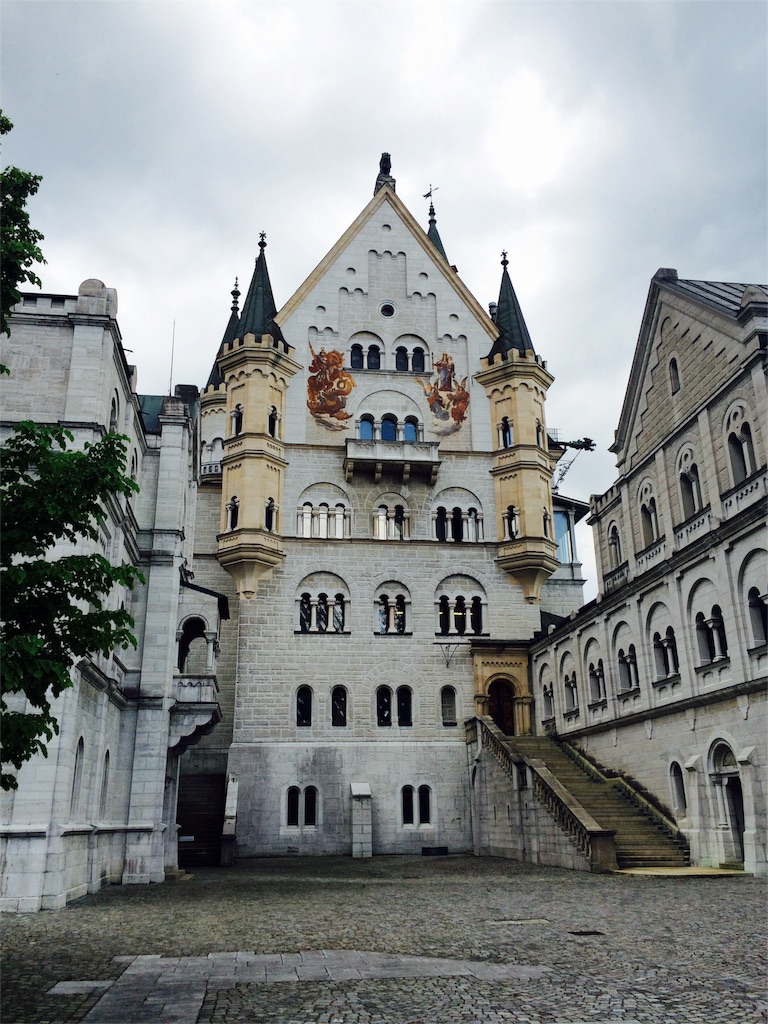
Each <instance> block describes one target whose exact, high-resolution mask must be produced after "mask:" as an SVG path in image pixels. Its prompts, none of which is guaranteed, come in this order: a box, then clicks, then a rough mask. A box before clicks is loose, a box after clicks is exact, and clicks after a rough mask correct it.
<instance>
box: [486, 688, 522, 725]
mask: <svg viewBox="0 0 768 1024" xmlns="http://www.w3.org/2000/svg"><path fill="white" fill-rule="evenodd" d="M488 714H489V715H490V716H491V718H492V719H493V722H494V724H495V725H496V726H497V727H498V728H499V729H501V731H502V732H503V733H504V735H505V736H514V735H515V688H514V686H513V685H512V683H510V682H509V680H507V679H494V681H493V682H492V683H491V685H490V686H489V687H488Z"/></svg>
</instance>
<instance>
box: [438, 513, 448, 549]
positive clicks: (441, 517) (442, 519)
mask: <svg viewBox="0 0 768 1024" xmlns="http://www.w3.org/2000/svg"><path fill="white" fill-rule="evenodd" d="M435 530H436V532H437V539H438V540H440V541H444V540H447V539H448V514H447V512H446V511H445V509H444V508H443V507H442V505H441V506H440V508H439V509H438V510H437V520H436V522H435Z"/></svg>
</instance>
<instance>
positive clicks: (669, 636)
mask: <svg viewBox="0 0 768 1024" xmlns="http://www.w3.org/2000/svg"><path fill="white" fill-rule="evenodd" d="M664 647H665V648H666V651H667V675H670V674H671V675H676V674H677V673H678V672H679V671H680V661H679V659H678V657H677V640H676V639H675V631H674V629H672V627H671V626H667V632H666V633H665V634H664Z"/></svg>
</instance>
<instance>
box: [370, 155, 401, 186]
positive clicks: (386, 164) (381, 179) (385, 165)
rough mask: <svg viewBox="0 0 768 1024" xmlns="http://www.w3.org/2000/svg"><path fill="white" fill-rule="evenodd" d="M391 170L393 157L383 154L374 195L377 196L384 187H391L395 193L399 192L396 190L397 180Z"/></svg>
mask: <svg viewBox="0 0 768 1024" xmlns="http://www.w3.org/2000/svg"><path fill="white" fill-rule="evenodd" d="M391 170H392V157H391V156H390V155H389V153H382V154H381V160H379V173H378V176H377V178H376V184H375V185H374V188H373V194H374V195H376V193H377V192H378V191H379V189H380V188H383V187H384V185H389V187H390V188H391V189H392V191H393V192H396V191H397V189H396V188H395V179H394V178H393V177H392V174H391V173H390V172H391Z"/></svg>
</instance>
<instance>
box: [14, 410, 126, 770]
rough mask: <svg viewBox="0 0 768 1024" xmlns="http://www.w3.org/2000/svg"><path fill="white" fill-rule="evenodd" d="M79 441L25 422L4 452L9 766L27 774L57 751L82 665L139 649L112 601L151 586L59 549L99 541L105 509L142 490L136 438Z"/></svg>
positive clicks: (97, 558)
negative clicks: (129, 454) (65, 695)
mask: <svg viewBox="0 0 768 1024" xmlns="http://www.w3.org/2000/svg"><path fill="white" fill-rule="evenodd" d="M72 440H73V437H72V434H71V433H70V432H69V431H68V430H65V429H63V428H62V427H58V426H41V425H39V424H35V423H31V422H23V423H20V424H18V426H17V427H16V431H15V433H14V435H13V436H12V437H11V438H10V439H9V440H8V441H7V442H6V444H5V445H4V447H3V476H2V481H1V482H0V512H1V513H2V520H3V544H2V549H1V550H0V586H1V587H2V591H1V592H0V593H1V596H0V600H1V601H2V607H1V610H0V618H2V622H0V677H1V680H2V687H1V689H2V694H1V696H0V725H1V726H2V734H1V735H2V738H1V740H0V760H2V763H3V764H4V765H5V764H11V765H13V766H14V767H15V768H17V769H18V768H20V767H21V765H22V764H23V763H24V762H25V761H27V760H28V759H29V758H30V757H31V756H32V755H33V754H35V753H41V754H44V755H45V754H47V747H46V741H50V740H51V739H52V738H53V735H54V733H56V732H58V724H57V722H56V719H55V717H54V715H53V713H52V707H51V700H53V699H55V698H56V697H58V696H59V694H60V693H61V692H62V690H64V689H66V688H67V687H69V686H71V685H72V678H71V667H72V665H73V663H74V662H75V661H76V660H77V659H80V658H83V657H85V656H86V655H88V654H90V653H92V652H95V651H99V652H101V653H102V654H104V655H108V654H109V653H110V651H112V650H113V649H114V648H116V647H122V648H127V647H128V646H133V647H135V646H136V639H135V637H134V635H133V633H132V627H133V619H132V617H131V616H130V614H129V613H128V612H127V611H125V610H123V609H119V608H118V609H113V608H108V607H106V606H105V605H106V603H107V601H108V599H109V596H110V594H111V593H112V591H113V588H114V587H116V586H118V587H132V586H133V585H134V583H135V582H136V581H140V582H142V583H143V582H144V578H143V576H142V575H141V573H140V572H139V570H138V569H137V568H135V566H132V565H121V566H113V565H111V564H110V563H109V561H108V560H107V559H106V558H105V557H104V556H103V555H100V554H98V553H92V554H77V553H71V554H62V555H61V557H56V555H55V554H54V553H53V552H52V548H53V545H54V544H55V543H56V542H57V541H65V542H66V541H69V542H71V543H72V544H74V545H78V544H81V542H82V540H83V538H87V539H88V540H91V541H98V540H99V524H100V523H101V522H103V521H104V519H105V514H104V508H105V507H106V506H107V505H108V504H109V502H111V501H115V500H116V499H117V496H119V495H126V496H129V495H131V494H132V493H133V492H134V491H138V486H137V485H136V483H135V482H134V481H133V480H131V479H130V478H129V477H127V476H126V475H125V459H126V444H125V442H126V441H127V440H128V439H127V438H125V437H122V436H121V435H118V434H106V435H105V436H104V437H103V438H101V440H99V441H97V442H95V443H94V444H86V446H85V449H84V450H83V451H76V450H74V449H72V448H70V447H68V444H69V443H70V442H72ZM67 546H68V545H67ZM9 697H10V698H11V699H10V702H9V701H8V698H9ZM19 698H26V702H25V701H23V700H20V699H19ZM0 786H2V788H3V789H15V788H16V779H15V776H14V775H12V774H11V773H10V772H2V774H1V775H0Z"/></svg>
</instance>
